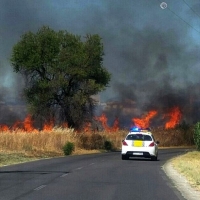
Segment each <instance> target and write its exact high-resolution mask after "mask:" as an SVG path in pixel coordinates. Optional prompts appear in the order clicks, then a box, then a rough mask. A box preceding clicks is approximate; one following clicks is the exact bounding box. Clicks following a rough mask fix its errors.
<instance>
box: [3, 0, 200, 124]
mask: <svg viewBox="0 0 200 200" xmlns="http://www.w3.org/2000/svg"><path fill="white" fill-rule="evenodd" d="M166 3H167V4H168V8H170V10H172V11H174V12H176V15H178V16H179V17H180V18H181V19H180V18H179V17H177V16H176V15H174V14H173V13H172V12H170V10H169V9H164V10H163V9H161V8H160V5H159V2H158V1H157V0H152V1H149V0H140V1H138V0H126V1H124V0H119V1H116V0H96V1H92V0H86V1H82V0H67V1H66V0H34V1H27V0H20V1H16V0H1V2H0V13H1V14H0V27H1V30H0V42H1V48H0V101H1V102H3V103H5V104H6V105H10V104H11V103H15V104H20V103H21V102H23V103H24V100H23V97H22V90H23V81H22V79H21V77H20V76H19V75H16V74H15V73H14V72H13V70H12V67H11V65H10V62H9V58H10V55H11V52H12V46H13V45H14V44H15V43H16V42H17V41H19V39H20V35H22V34H23V33H25V32H27V31H36V30H37V29H39V28H40V27H41V26H43V25H48V26H50V27H51V28H53V29H55V30H67V31H69V32H71V33H73V34H78V35H82V36H84V35H86V34H87V33H89V34H95V33H97V34H99V35H100V36H101V37H102V42H103V44H104V51H105V56H104V66H105V67H106V68H107V69H108V70H109V72H110V73H111V74H112V80H111V82H110V86H109V87H108V88H107V90H106V91H104V92H102V93H101V94H100V100H101V102H106V103H107V104H108V105H109V106H107V107H106V108H105V109H104V112H106V114H107V116H108V118H110V119H111V123H112V120H113V119H114V118H115V117H119V119H120V120H121V126H128V125H129V123H131V118H133V117H139V116H141V115H142V114H145V113H146V112H148V111H149V110H152V109H155V110H158V111H159V113H161V114H163V113H165V112H167V110H168V109H170V108H171V107H173V106H179V107H180V109H181V111H182V112H183V119H184V120H186V121H187V122H188V123H194V122H196V121H198V120H199V119H200V115H199V109H200V102H199V98H200V92H199V89H200V79H199V77H200V76H199V74H200V68H199V63H200V56H199V53H200V46H199V44H200V40H199V33H198V32H197V31H196V30H195V29H193V28H191V26H193V27H195V28H196V27H199V26H197V24H199V20H200V19H199V18H198V16H196V15H195V13H194V12H192V11H191V10H190V8H189V7H187V6H186V4H184V3H183V2H182V1H180V2H179V1H176V2H175V1H174V0H168V1H166ZM190 6H191V7H192V8H193V9H194V10H196V11H197V12H198V10H199V9H200V4H195V1H194V2H193V3H192V2H191V5H190ZM182 19H183V20H185V21H187V22H188V23H189V24H190V25H191V26H188V24H186V23H185V22H184V21H183V20H182ZM114 102H115V103H114ZM109 103H110V104H109ZM114 104H115V106H114ZM0 107H1V105H0ZM101 111H102V109H101ZM24 113H25V112H24ZM24 113H23V115H24ZM14 114H16V115H17V116H18V115H20V113H18V114H17V113H13V112H12V113H11V114H10V116H12V117H10V118H17V117H13V115H14ZM21 114H22V113H21ZM0 115H3V113H2V112H1V114H0ZM160 118H161V116H160V117H159V119H158V121H159V120H160ZM1 119H4V117H3V116H1V118H0V120H1ZM7 119H9V117H7ZM1 121H2V120H1ZM1 121H0V122H1Z"/></svg>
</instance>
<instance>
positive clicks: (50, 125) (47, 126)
mask: <svg viewBox="0 0 200 200" xmlns="http://www.w3.org/2000/svg"><path fill="white" fill-rule="evenodd" d="M53 127H54V121H53V120H51V121H50V122H49V123H45V124H44V126H43V129H42V130H43V131H52V129H53Z"/></svg>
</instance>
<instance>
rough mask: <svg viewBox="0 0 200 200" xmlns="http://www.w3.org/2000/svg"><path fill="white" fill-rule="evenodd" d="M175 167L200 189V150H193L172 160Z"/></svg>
mask: <svg viewBox="0 0 200 200" xmlns="http://www.w3.org/2000/svg"><path fill="white" fill-rule="evenodd" d="M172 165H173V167H174V168H175V169H176V170H177V171H178V172H179V173H180V174H182V175H183V176H185V177H186V179H187V180H188V182H189V183H190V185H191V186H192V187H194V188H195V189H196V190H198V191H200V152H199V151H192V152H188V153H186V154H184V155H181V156H178V157H176V158H174V159H173V160H172Z"/></svg>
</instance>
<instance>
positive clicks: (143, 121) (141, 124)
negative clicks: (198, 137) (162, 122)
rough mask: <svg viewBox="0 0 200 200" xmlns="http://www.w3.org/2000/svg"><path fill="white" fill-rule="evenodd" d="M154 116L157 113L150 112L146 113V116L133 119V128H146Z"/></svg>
mask: <svg viewBox="0 0 200 200" xmlns="http://www.w3.org/2000/svg"><path fill="white" fill-rule="evenodd" d="M155 115H157V111H155V110H152V111H149V112H148V113H147V115H145V116H143V117H142V118H141V119H140V118H133V119H132V121H133V123H134V124H135V126H137V127H139V128H148V127H149V124H150V119H152V118H153V117H154V116H155Z"/></svg>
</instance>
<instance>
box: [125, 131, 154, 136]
mask: <svg viewBox="0 0 200 200" xmlns="http://www.w3.org/2000/svg"><path fill="white" fill-rule="evenodd" d="M130 134H143V135H152V133H151V132H144V131H137V132H136V131H130V132H129V133H128V135H130Z"/></svg>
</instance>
